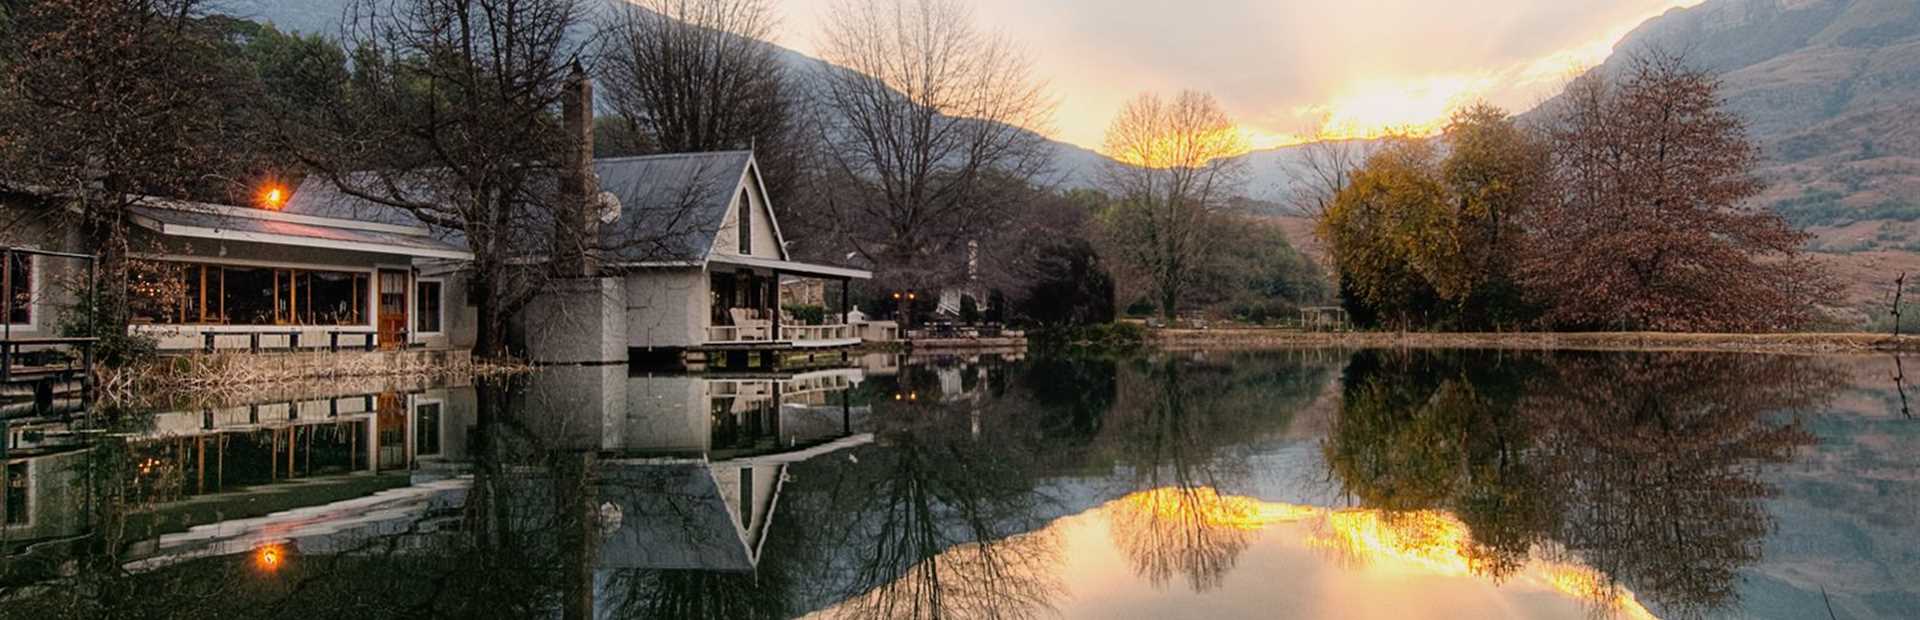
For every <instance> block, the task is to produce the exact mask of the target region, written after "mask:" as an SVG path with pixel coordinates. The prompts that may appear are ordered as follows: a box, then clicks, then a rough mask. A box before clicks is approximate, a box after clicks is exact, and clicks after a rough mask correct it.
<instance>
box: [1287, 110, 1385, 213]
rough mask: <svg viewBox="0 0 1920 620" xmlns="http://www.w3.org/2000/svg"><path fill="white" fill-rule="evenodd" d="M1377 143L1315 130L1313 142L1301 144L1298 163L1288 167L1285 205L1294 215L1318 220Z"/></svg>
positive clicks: (1371, 153) (1363, 163)
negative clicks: (1286, 202) (1290, 168)
mask: <svg viewBox="0 0 1920 620" xmlns="http://www.w3.org/2000/svg"><path fill="white" fill-rule="evenodd" d="M1377 144H1378V143H1377V142H1376V141H1373V140H1360V139H1352V138H1342V137H1338V136H1332V135H1328V134H1326V133H1324V132H1320V133H1316V134H1315V135H1314V138H1313V141H1312V142H1308V143H1306V144H1304V145H1301V146H1300V162H1299V164H1298V165H1297V166H1295V167H1293V169H1292V170H1289V172H1290V173H1291V174H1289V175H1288V179H1287V186H1288V189H1289V190H1290V192H1289V195H1288V205H1287V206H1288V207H1290V208H1291V209H1292V210H1293V212H1294V214H1295V215H1299V216H1301V217H1306V218H1312V219H1315V220H1318V219H1320V215H1321V214H1322V213H1325V212H1326V211H1327V207H1329V206H1332V205H1333V198H1334V196H1337V195H1339V194H1340V190H1342V189H1345V188H1346V187H1347V183H1348V182H1349V181H1351V180H1352V178H1353V172H1354V171H1355V170H1359V169H1360V167H1361V166H1362V165H1365V164H1366V163H1367V158H1368V157H1371V156H1372V155H1373V152H1374V151H1376V150H1378V149H1377V148H1376V146H1377Z"/></svg>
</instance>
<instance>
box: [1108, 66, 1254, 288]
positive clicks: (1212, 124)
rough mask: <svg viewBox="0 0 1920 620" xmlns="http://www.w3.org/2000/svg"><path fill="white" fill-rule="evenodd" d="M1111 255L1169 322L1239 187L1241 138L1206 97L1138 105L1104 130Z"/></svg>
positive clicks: (1146, 100) (1138, 100)
mask: <svg viewBox="0 0 1920 620" xmlns="http://www.w3.org/2000/svg"><path fill="white" fill-rule="evenodd" d="M1104 151H1105V154H1106V156H1107V157H1108V158H1109V159H1111V160H1112V161H1111V163H1109V164H1108V165H1107V169H1106V175H1105V179H1106V185H1107V186H1108V188H1107V191H1108V192H1110V193H1112V194H1113V195H1114V196H1115V197H1116V198H1117V200H1118V203H1117V204H1116V205H1115V207H1114V209H1113V210H1112V212H1111V213H1109V214H1108V222H1107V237H1108V244H1109V246H1111V251H1112V252H1114V254H1115V255H1116V256H1118V257H1119V258H1120V259H1121V262H1122V263H1123V264H1124V265H1125V266H1126V267H1128V268H1130V269H1131V270H1133V271H1134V272H1135V275H1136V276H1137V277H1139V278H1140V279H1142V280H1144V281H1145V282H1146V285H1147V286H1148V288H1150V289H1151V290H1152V293H1153V295H1154V298H1155V301H1157V302H1158V303H1159V304H1160V312H1161V314H1162V315H1164V316H1165V317H1167V318H1168V319H1172V318H1173V317H1174V315H1175V313H1176V312H1177V310H1178V308H1179V305H1180V302H1181V300H1182V298H1183V297H1184V296H1185V295H1186V293H1187V292H1188V288H1189V285H1190V284H1192V282H1193V279H1194V277H1195V273H1196V271H1197V268H1198V266H1199V265H1200V264H1202V263H1203V262H1204V259H1205V257H1206V256H1207V254H1208V253H1209V252H1212V251H1214V250H1215V249H1216V246H1215V245H1214V244H1211V243H1209V242H1208V239H1207V237H1208V234H1207V233H1208V231H1209V230H1211V227H1213V226H1216V225H1219V218H1218V216H1219V214H1220V213H1221V212H1222V211H1225V210H1226V209H1227V205H1228V202H1229V200H1230V199H1231V198H1232V197H1233V196H1235V195H1236V192H1237V191H1238V190H1239V189H1240V187H1241V185H1242V182H1243V180H1244V178H1245V177H1244V171H1245V162H1244V161H1243V160H1241V159H1240V158H1239V156H1240V155H1242V154H1244V153H1246V151H1247V145H1246V140H1245V138H1243V137H1241V135H1240V131H1239V128H1238V127H1236V126H1235V125H1234V123H1233V120H1232V119H1230V118H1228V117H1227V114H1226V112H1225V111H1224V110H1221V109H1220V104H1219V103H1218V102H1217V101H1215V100H1214V98H1213V97H1212V96H1211V95H1207V94H1205V93H1198V92H1192V91H1187V92H1183V93H1180V95H1179V96H1178V97H1175V98H1174V99H1173V100H1172V101H1167V100H1163V99H1161V98H1160V97H1159V96H1158V95H1153V94H1143V95H1140V96H1138V97H1135V98H1134V99H1133V101H1131V102H1129V103H1128V104H1127V106H1126V107H1125V108H1123V109H1121V111H1120V115H1119V116H1118V117H1116V118H1114V120H1113V124H1112V125H1110V126H1108V128H1107V140H1106V147H1105V149H1104Z"/></svg>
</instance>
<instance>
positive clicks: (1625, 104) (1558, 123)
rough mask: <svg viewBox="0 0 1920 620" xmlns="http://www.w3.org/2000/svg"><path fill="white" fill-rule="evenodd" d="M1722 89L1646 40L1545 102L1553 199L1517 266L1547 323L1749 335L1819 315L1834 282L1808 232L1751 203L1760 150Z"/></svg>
mask: <svg viewBox="0 0 1920 620" xmlns="http://www.w3.org/2000/svg"><path fill="white" fill-rule="evenodd" d="M1721 93H1722V90H1721V84H1720V81H1719V79H1718V78H1716V77H1714V75H1713V74H1711V73H1708V72H1706V71H1704V70H1700V69H1697V68H1694V67H1693V66H1692V65H1690V64H1689V63H1688V62H1687V59H1686V58H1685V56H1684V55H1681V54H1675V53H1670V52H1666V51H1662V50H1651V51H1649V52H1647V53H1644V54H1641V55H1637V56H1634V57H1633V58H1631V59H1630V61H1629V62H1628V63H1627V64H1626V65H1625V66H1624V67H1622V68H1621V69H1619V72H1618V74H1617V75H1611V76H1609V75H1605V74H1600V73H1595V74H1592V75H1590V76H1588V77H1585V78H1582V79H1580V80H1579V81H1576V82H1574V83H1573V84H1572V85H1571V86H1569V87H1568V88H1567V91H1566V93H1565V94H1564V95H1562V97H1561V99H1560V101H1559V102H1558V104H1557V105H1556V106H1555V107H1554V108H1550V109H1549V110H1548V111H1547V114H1546V127H1545V132H1546V135H1547V139H1548V140H1549V141H1550V146H1551V149H1552V157H1553V163H1554V164H1555V168H1556V178H1554V179H1553V180H1552V181H1553V183H1554V185H1555V186H1556V187H1555V194H1556V195H1555V196H1554V197H1553V199H1552V200H1549V201H1548V204H1547V205H1545V208H1543V209H1541V211H1540V218H1539V221H1537V222H1534V223H1533V224H1532V228H1533V229H1534V230H1535V231H1536V232H1535V233H1534V234H1533V235H1531V245H1532V247H1533V248H1534V250H1533V251H1530V252H1527V256H1526V260H1524V261H1523V262H1522V264H1521V270H1520V271H1521V274H1522V277H1523V279H1524V280H1525V281H1526V282H1527V284H1528V286H1530V287H1531V288H1532V289H1534V290H1535V291H1538V292H1540V293H1541V294H1542V295H1543V296H1544V297H1546V298H1547V301H1548V303H1549V304H1550V305H1551V306H1552V308H1551V310H1550V311H1549V312H1548V316H1547V320H1549V321H1550V322H1552V323H1555V324H1557V325H1561V326H1567V327H1580V328H1605V329H1621V330H1661V331H1739V332H1748V331H1770V330H1781V329H1792V328H1795V327H1799V326H1802V325H1805V324H1806V323H1808V322H1809V321H1811V320H1813V319H1814V318H1817V316H1818V313H1817V309H1816V304H1819V303H1822V302H1824V301H1826V300H1827V299H1828V298H1829V297H1830V296H1831V295H1832V294H1833V292H1834V290H1835V287H1834V282H1833V280H1832V279H1831V278H1830V277H1828V275H1827V274H1826V273H1825V271H1824V270H1823V269H1822V268H1821V266H1820V265H1819V264H1818V263H1817V262H1815V261H1813V260H1812V259H1811V258H1810V257H1808V256H1806V254H1805V251H1804V250H1803V248H1802V246H1803V245H1804V244H1805V243H1806V240H1807V238H1808V235H1807V234H1806V233H1804V232H1801V231H1798V230H1794V228H1793V227H1792V226H1790V225H1788V224H1787V222H1786V221H1785V220H1783V219H1781V217H1780V216H1779V214H1776V213H1773V212H1771V211H1769V210H1767V209H1766V208H1764V207H1762V206H1759V205H1756V204H1754V200H1753V199H1754V198H1755V197H1757V196H1759V195H1760V193H1761V191H1762V189H1763V187H1764V186H1763V184H1762V182H1761V181H1760V180H1759V179H1758V178H1756V177H1755V176H1754V174H1753V168H1754V163H1755V162H1756V161H1757V160H1758V158H1759V155H1760V150H1759V146H1758V145H1756V144H1755V143H1754V142H1753V140H1752V139H1750V138H1749V136H1748V134H1747V131H1746V124H1745V122H1744V121H1743V120H1742V119H1741V117H1740V115H1739V114H1737V113H1735V112H1733V111H1732V110H1729V109H1728V108H1727V106H1726V102H1725V98H1724V97H1723V96H1722V94H1721Z"/></svg>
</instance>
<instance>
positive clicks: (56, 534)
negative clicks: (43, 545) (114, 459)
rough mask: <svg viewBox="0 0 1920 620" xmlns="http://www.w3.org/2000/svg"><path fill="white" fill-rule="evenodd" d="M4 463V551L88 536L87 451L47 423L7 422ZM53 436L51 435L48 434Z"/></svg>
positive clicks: (0, 505) (0, 533) (0, 539)
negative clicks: (41, 542)
mask: <svg viewBox="0 0 1920 620" xmlns="http://www.w3.org/2000/svg"><path fill="white" fill-rule="evenodd" d="M5 423H6V424H7V426H5V428H4V431H5V435H6V436H5V438H4V443H0V462H4V463H5V464H6V470H5V471H4V473H0V475H4V478H3V479H0V481H3V482H4V484H5V485H6V497H5V500H4V501H0V548H4V547H10V546H12V545H13V544H14V543H21V542H31V541H37V540H47V539H53V538H64V537H70V536H77V535H80V534H83V533H85V532H86V529H87V525H88V524H87V515H86V513H85V512H84V511H81V510H76V509H75V508H76V507H79V506H84V505H85V503H84V502H85V500H86V497H85V493H86V486H85V485H84V484H83V481H84V479H85V476H86V465H87V451H86V449H85V447H84V446H80V445H76V443H75V442H73V441H70V437H62V436H59V435H58V433H59V430H60V429H58V428H54V427H50V426H48V425H34V424H24V423H22V424H17V425H16V424H14V423H13V421H11V420H8V421H5ZM50 433H51V434H53V435H54V436H49V434H50Z"/></svg>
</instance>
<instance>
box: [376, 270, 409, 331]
mask: <svg viewBox="0 0 1920 620" xmlns="http://www.w3.org/2000/svg"><path fill="white" fill-rule="evenodd" d="M407 280H408V274H407V272H405V271H399V270H393V269H382V270H380V285H379V289H378V290H379V291H380V348H383V349H394V348H401V347H405V346H407V345H406V343H407Z"/></svg>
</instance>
